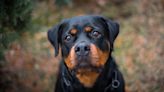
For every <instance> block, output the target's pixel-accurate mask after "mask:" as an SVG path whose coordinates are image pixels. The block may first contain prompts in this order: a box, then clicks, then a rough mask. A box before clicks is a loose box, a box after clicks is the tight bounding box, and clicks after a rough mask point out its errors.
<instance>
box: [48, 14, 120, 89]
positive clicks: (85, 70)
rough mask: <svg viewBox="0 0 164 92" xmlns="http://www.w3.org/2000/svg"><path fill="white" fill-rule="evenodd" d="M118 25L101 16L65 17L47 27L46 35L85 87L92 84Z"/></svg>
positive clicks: (106, 54)
mask: <svg viewBox="0 0 164 92" xmlns="http://www.w3.org/2000/svg"><path fill="white" fill-rule="evenodd" d="M118 33H119V25H118V24H117V23H115V22H113V21H111V20H107V19H105V18H103V17H101V16H79V17H74V18H71V19H66V20H64V21H62V22H61V23H59V24H57V25H56V26H54V27H53V28H52V29H50V30H49V31H48V39H49V41H50V42H51V43H52V45H53V46H54V48H55V55H56V56H57V55H58V52H59V46H60V47H61V51H62V57H63V59H64V63H65V65H66V66H67V68H68V70H69V71H70V72H71V73H72V75H75V76H76V77H77V79H78V80H79V82H80V83H82V84H83V85H84V86H85V87H92V86H93V85H94V83H95V81H96V79H97V78H98V76H99V75H100V73H101V71H102V69H103V67H104V65H105V63H106V62H107V59H108V57H109V55H110V53H111V51H112V49H113V43H114V40H115V38H116V37H117V35H118Z"/></svg>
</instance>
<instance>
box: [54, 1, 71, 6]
mask: <svg viewBox="0 0 164 92" xmlns="http://www.w3.org/2000/svg"><path fill="white" fill-rule="evenodd" d="M55 4H56V5H57V6H59V7H60V6H64V5H71V4H72V0H55Z"/></svg>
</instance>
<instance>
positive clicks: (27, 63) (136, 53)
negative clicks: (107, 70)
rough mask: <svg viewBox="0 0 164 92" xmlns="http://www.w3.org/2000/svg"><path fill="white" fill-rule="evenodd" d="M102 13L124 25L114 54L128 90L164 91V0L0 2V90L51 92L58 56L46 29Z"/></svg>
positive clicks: (121, 25)
mask: <svg viewBox="0 0 164 92" xmlns="http://www.w3.org/2000/svg"><path fill="white" fill-rule="evenodd" d="M86 14H99V15H103V16H106V17H108V18H110V19H112V20H115V21H117V22H118V23H119V24H120V34H119V35H118V38H117V39H116V41H115V50H114V53H113V55H114V56H115V59H116V61H117V64H118V65H119V68H120V70H121V71H122V73H123V75H124V78H125V81H126V91H127V92H163V91H164V0H1V1H0V92H53V89H54V86H55V81H56V75H57V72H58V64H59V62H60V61H59V60H60V58H61V57H60V55H59V56H58V57H56V58H55V57H54V49H53V47H52V46H51V45H50V43H49V42H48V40H47V30H48V29H50V28H51V27H52V26H54V25H55V24H57V23H58V22H60V21H61V20H62V19H65V18H70V17H73V16H78V15H86Z"/></svg>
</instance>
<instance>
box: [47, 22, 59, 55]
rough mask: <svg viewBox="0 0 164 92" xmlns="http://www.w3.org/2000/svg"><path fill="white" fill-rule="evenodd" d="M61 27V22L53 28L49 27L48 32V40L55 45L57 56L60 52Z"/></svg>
mask: <svg viewBox="0 0 164 92" xmlns="http://www.w3.org/2000/svg"><path fill="white" fill-rule="evenodd" d="M60 29H61V24H57V25H55V26H54V27H53V28H52V29H49V30H48V32H47V36H48V40H49V41H50V43H51V44H52V45H53V47H54V49H55V56H57V55H58V54H59V44H60V41H59V33H60V32H59V31H60Z"/></svg>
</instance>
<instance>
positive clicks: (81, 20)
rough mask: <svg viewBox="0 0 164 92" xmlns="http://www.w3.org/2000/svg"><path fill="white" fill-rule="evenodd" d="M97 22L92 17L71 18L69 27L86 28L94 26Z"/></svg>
mask: <svg viewBox="0 0 164 92" xmlns="http://www.w3.org/2000/svg"><path fill="white" fill-rule="evenodd" d="M94 22H95V18H94V17H91V16H77V17H73V18H70V21H69V25H70V26H74V25H79V26H85V25H87V24H92V23H94Z"/></svg>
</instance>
